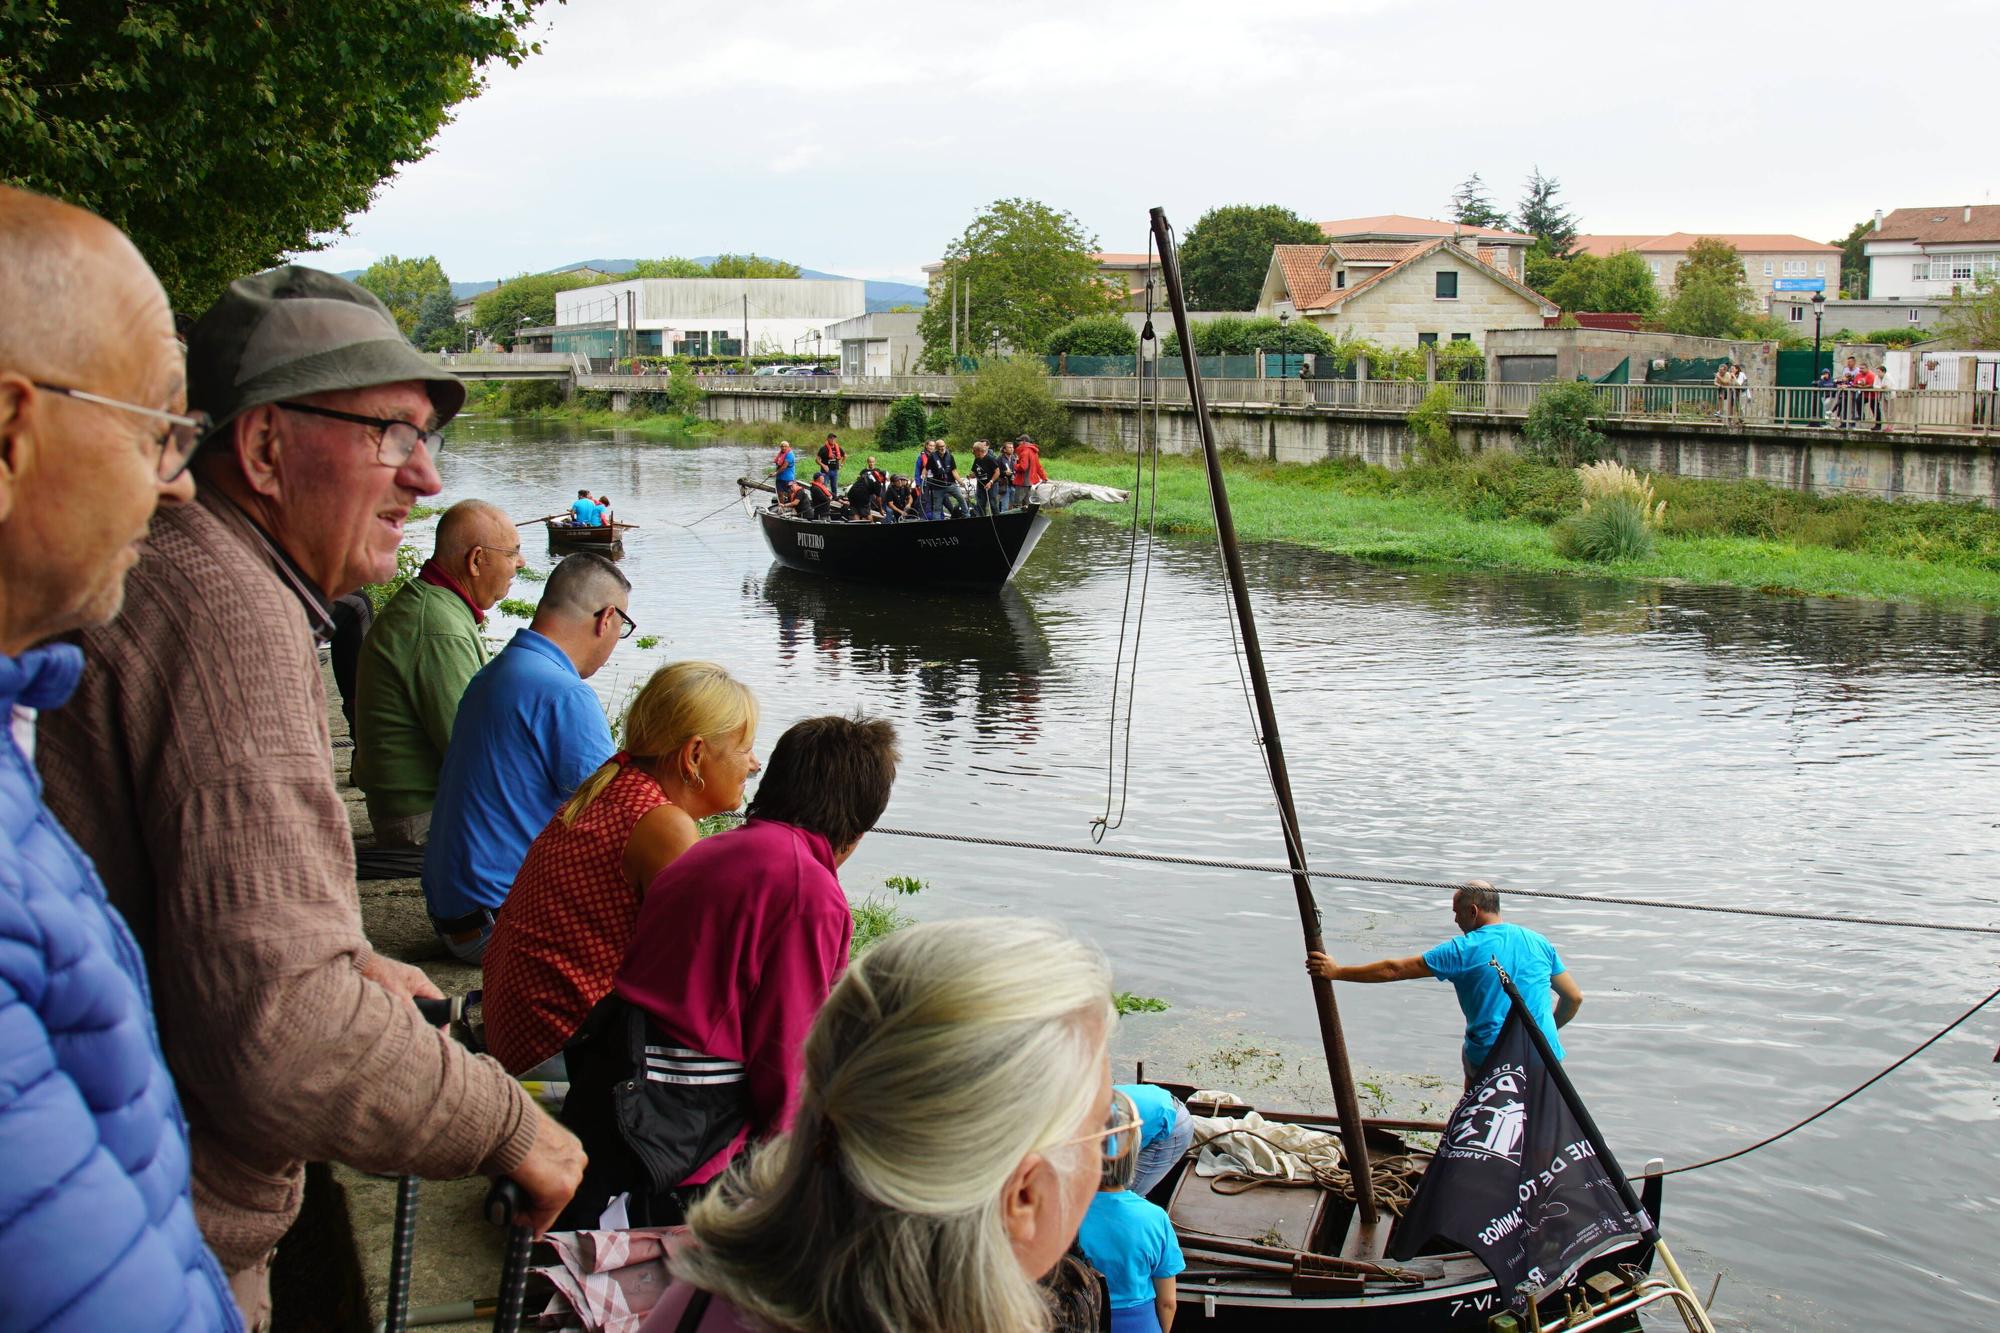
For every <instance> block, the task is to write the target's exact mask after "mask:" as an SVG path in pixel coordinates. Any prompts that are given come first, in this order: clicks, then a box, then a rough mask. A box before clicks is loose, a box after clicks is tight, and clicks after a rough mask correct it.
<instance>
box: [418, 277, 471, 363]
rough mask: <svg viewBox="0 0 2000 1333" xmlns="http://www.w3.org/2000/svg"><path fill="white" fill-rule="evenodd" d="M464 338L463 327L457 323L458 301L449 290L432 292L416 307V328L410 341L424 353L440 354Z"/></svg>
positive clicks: (455, 345)
mask: <svg viewBox="0 0 2000 1333" xmlns="http://www.w3.org/2000/svg"><path fill="white" fill-rule="evenodd" d="M464 338H465V326H464V325H462V324H460V323H459V322H458V301H457V300H456V299H455V298H453V296H452V294H451V288H449V287H447V288H445V289H444V290H443V291H441V292H432V293H431V294H430V295H428V296H426V297H425V298H424V303H423V304H422V305H421V306H419V307H417V327H416V328H415V330H413V331H412V332H411V334H410V341H411V342H413V343H415V344H416V345H417V346H419V347H421V348H423V349H424V350H425V351H426V352H442V351H444V350H445V349H446V348H447V347H457V346H458V345H459V344H460V343H461V342H462V341H464Z"/></svg>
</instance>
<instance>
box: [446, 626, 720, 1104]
mask: <svg viewBox="0 0 2000 1333" xmlns="http://www.w3.org/2000/svg"><path fill="white" fill-rule="evenodd" d="M756 735H757V701H756V699H755V698H754V697H753V696H752V695H751V693H750V691H749V690H748V689H747V688H746V687H745V686H744V685H743V684H742V683H740V682H739V681H737V680H736V679H735V678H734V677H732V676H731V675H730V674H729V673H728V672H727V671H724V670H723V669H722V668H721V667H719V666H717V665H715V664H714V663H713V662H675V663H673V664H671V665H669V666H664V667H661V668H660V669H659V670H658V671H656V672H654V673H653V676H652V679H650V680H648V681H647V682H646V684H645V686H644V687H643V688H642V689H641V690H640V691H639V693H638V694H637V695H636V696H635V697H634V698H633V700H632V704H631V707H630V708H628V709H627V710H626V713H625V731H624V739H625V749H623V750H620V751H619V752H618V753H617V754H614V755H612V756H611V758H610V759H608V760H607V761H605V763H604V764H603V766H602V767H600V768H599V769H598V770H597V771H596V772H595V773H593V774H591V775H590V777H588V778H586V779H585V780H584V782H583V785H582V786H580V787H578V788H577V790H576V795H574V796H572V797H571V798H570V800H569V803H568V804H567V805H565V806H563V808H562V809H561V810H560V811H558V812H557V814H556V817H555V818H554V819H552V820H550V821H549V825H548V827H547V828H545V829H543V830H542V832H541V835H540V836H539V837H537V838H536V839H535V841H534V845H533V846H531V847H530V848H529V849H528V855H527V859H526V860H525V861H523V862H522V863H521V871H520V874H518V875H517V876H515V878H514V886H513V888H512V890H511V891H510V892H509V893H508V895H507V902H506V905H505V906H504V907H502V908H501V910H500V915H499V917H498V919H497V920H496V921H495V922H494V925H493V938H492V940H491V942H490V943H489V944H488V945H487V946H486V959H485V999H484V1007H485V1018H486V1041H487V1045H488V1047H489V1049H490V1050H491V1051H492V1052H493V1055H494V1056H495V1058H497V1059H498V1060H499V1061H500V1063H501V1064H502V1065H504V1066H506V1068H507V1070H508V1072H509V1073H513V1074H521V1073H524V1072H526V1071H527V1070H529V1069H532V1068H534V1067H535V1066H536V1065H539V1064H541V1063H542V1062H544V1061H545V1060H548V1059H549V1058H550V1057H551V1056H553V1055H555V1054H556V1053H557V1052H558V1051H560V1050H561V1049H562V1048H563V1046H564V1045H565V1044H566V1043H567V1042H568V1041H569V1039H570V1038H571V1037H572V1036H574V1035H575V1034H576V1030H577V1028H579V1027H580V1026H582V1024H583V1020H584V1018H585V1017H587V1016H588V1015H589V1013H590V1010H591V1008H592V1007H593V1006H594V1005H596V1003H597V1002H598V1001H599V1000H601V999H603V998H604V996H605V995H606V993H608V992H609V991H610V989H611V983H612V980H613V978H614V977H615V976H616V975H617V972H618V964H619V963H620V962H621V961H623V959H624V957H625V950H626V947H627V946H628V945H629V944H630V943H631V941H632V930H633V926H634V924H635V922H636V921H637V920H638V916H639V903H640V900H641V899H642V898H643V897H644V895H645V892H646V889H647V886H648V885H650V884H651V883H652V882H653V879H654V877H655V876H656V875H658V874H659V873H660V871H661V870H663V869H665V868H666V867H667V866H668V865H670V864H672V862H673V861H674V860H675V859H676V858H678V857H679V856H680V855H681V853H682V852H685V851H686V850H687V849H688V848H690V847H692V846H694V844H695V841H696V840H697V839H698V838H700V836H701V830H700V829H699V828H698V827H697V821H698V820H701V819H704V818H707V817H708V816H710V815H716V814H721V813H723V812H725V811H729V810H734V809H737V808H738V807H739V806H741V805H742V804H743V784H744V782H745V781H746V780H748V778H749V776H750V775H751V774H752V773H755V772H756V771H757V769H758V764H757V760H756V758H755V757H754V756H753V755H752V754H751V743H752V741H753V740H754V739H755V738H756Z"/></svg>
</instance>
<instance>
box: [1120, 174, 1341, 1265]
mask: <svg viewBox="0 0 2000 1333" xmlns="http://www.w3.org/2000/svg"><path fill="white" fill-rule="evenodd" d="M1151 216H1152V227H1153V240H1154V243H1155V244H1156V245H1157V246H1158V248H1159V251H1160V276H1161V277H1162V278H1164V279H1165V280H1166V286H1167V301H1168V303H1169V305H1171V306H1172V308H1173V312H1174V331H1175V332H1176V333H1177V334H1179V335H1180V343H1181V364H1182V365H1183V366H1184V367H1186V372H1187V386H1188V403H1189V405H1190V406H1191V407H1192V408H1193V410H1194V420H1195V428H1196V430H1197V431H1199V432H1200V435H1201V452H1202V457H1203V459H1204V460H1205V461H1206V462H1207V464H1208V489H1209V493H1210V494H1211V495H1213V496H1214V497H1215V529H1216V536H1217V537H1218V538H1219V539H1220V541H1221V545H1222V563H1223V568H1224V569H1225V570H1226V571H1227V572H1228V575H1229V593H1230V597H1231V598H1232V599H1233V600H1234V601H1235V603H1236V623H1237V626H1238V628H1239V630H1240V631H1241V633H1242V636H1243V656H1244V658H1245V659H1246V660H1247V661H1248V663H1249V668H1250V687H1251V690H1252V692H1253V693H1254V694H1255V696H1256V702H1257V726H1258V729H1259V730H1260V731H1262V733H1263V744H1264V758H1265V761H1266V763H1267V764H1268V765H1269V767H1270V772H1271V794H1272V795H1273V796H1274V797H1275V798H1276V799H1277V802H1278V817H1279V818H1280V819H1281V820H1283V821H1284V834H1285V861H1286V864H1287V865H1289V866H1290V867H1291V868H1292V894H1293V896H1294V897H1296V898H1297V900H1298V906H1299V927H1300V929H1301V930H1302V931H1303V932H1304V933H1305V943H1306V950H1307V951H1308V952H1312V953H1318V952H1324V950H1325V941H1324V940H1323V939H1322V937H1321V935H1320V919H1319V904H1318V903H1317V902H1316V901H1315V900H1314V898H1313V891H1312V881H1311V880H1310V879H1309V878H1307V874H1306V869H1307V867H1306V849H1305V843H1304V839H1303V837H1302V835H1301V834H1300V832H1299V814H1298V808H1297V807H1296V806H1295V805H1294V804H1293V802H1292V779H1291V774H1290V773H1289V771H1288V770H1287V769H1286V767H1285V747H1284V744H1283V743H1282V742H1281V741H1280V740H1279V738H1278V713H1277V709H1276V708H1275V707H1274V706H1273V705H1272V702H1271V683H1270V681H1269V680H1268V679H1266V678H1265V675H1264V650H1263V647H1262V646H1261V645H1260V644H1259V642H1258V639H1257V618H1256V616H1255V615H1254V614H1253V613H1252V612H1251V609H1250V588H1249V584H1248V582H1247V581H1246V580H1245V579H1244V577H1243V556H1242V553H1241V552H1240V551H1238V550H1237V546H1236V520H1235V518H1234V517H1233V516H1232V515H1231V513H1230V510H1229V489H1228V487H1227V486H1226V485H1224V483H1223V480H1222V458H1221V455H1220V454H1218V453H1217V452H1216V448H1215V425H1214V423H1213V422H1211V421H1210V420H1209V417H1208V399H1207V397H1206V396H1205V395H1204V394H1203V392H1202V385H1201V367H1200V366H1199V365H1198V364H1197V358H1196V357H1195V355H1194V338H1193V337H1192V336H1191V335H1192V330H1191V329H1190V328H1189V327H1188V314H1187V300H1186V298H1185V296H1184V295H1183V294H1182V291H1181V268H1180V258H1179V256H1178V255H1177V254H1176V253H1175V251H1174V238H1173V231H1172V228H1171V227H1170V226H1169V225H1168V223H1167V214H1166V210H1164V209H1160V208H1155V209H1153V210H1152V214H1151ZM1311 980H1312V993H1313V1008H1314V1010H1316V1011H1317V1013H1318V1015H1319V1040H1320V1046H1321V1047H1322V1049H1323V1050H1324V1051H1325V1053H1326V1068H1327V1075H1328V1077H1329V1078H1330V1079H1331V1080H1332V1083H1333V1104H1334V1110H1335V1113H1336V1114H1337V1115H1338V1117H1339V1120H1340V1134H1341V1140H1342V1144H1343V1146H1344V1148H1345V1150H1346V1157H1347V1170H1348V1174H1349V1175H1350V1176H1351V1177H1352V1178H1353V1180H1354V1206H1355V1209H1356V1210H1357V1212H1358V1213H1359V1216H1360V1224H1361V1225H1360V1229H1359V1231H1358V1233H1357V1238H1358V1239H1360V1240H1361V1241H1362V1242H1363V1244H1368V1243H1369V1242H1370V1241H1373V1242H1374V1244H1373V1246H1372V1248H1374V1249H1376V1250H1377V1251H1379V1250H1380V1248H1381V1246H1380V1242H1379V1239H1377V1238H1376V1237H1374V1236H1373V1235H1371V1234H1370V1233H1373V1232H1375V1231H1376V1230H1377V1224H1378V1222H1379V1220H1380V1217H1381V1213H1380V1209H1379V1208H1378V1206H1377V1204H1376V1201H1375V1173H1374V1170H1373V1168H1372V1167H1371V1166H1370V1164H1369V1160H1368V1144H1367V1141H1366V1139H1365V1138H1364V1137H1363V1131H1362V1126H1361V1104H1360V1102H1359V1101H1357V1100H1356V1099H1355V1096H1354V1071H1353V1069H1352V1068H1351V1067H1350V1066H1349V1064H1348V1062H1347V1041H1346V1039H1345V1038H1344V1037H1343V1036H1342V1035H1341V1030H1340V1009H1339V1007H1338V1006H1337V1005H1335V1004H1334V1001H1333V983H1332V982H1330V981H1327V980H1326V979H1325V978H1323V977H1317V976H1315V977H1312V978H1311ZM1344 1248H1346V1249H1350V1250H1351V1249H1354V1248H1355V1246H1353V1245H1349V1246H1347V1247H1344Z"/></svg>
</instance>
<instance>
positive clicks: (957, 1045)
mask: <svg viewBox="0 0 2000 1333" xmlns="http://www.w3.org/2000/svg"><path fill="white" fill-rule="evenodd" d="M1111 1025H1112V1009H1111V977H1110V972H1109V970H1108V969H1107V967H1106V966H1105V963H1104V959H1103V957H1102V956H1101V955H1099V954H1098V952H1097V951H1096V950H1095V949H1093V948H1092V947H1090V946H1089V945H1087V944H1084V943H1081V942H1080V941H1078V940H1076V939H1074V938H1072V937H1071V936H1069V935H1068V934H1066V933H1065V932H1064V931H1063V930H1062V929H1061V928H1060V927H1058V926H1056V925H1054V924H1052V923H1050V922H1046V921H1035V920H1019V919H1014V918H992V919H984V920H978V919H975V920H962V921H948V922H941V923H937V924H933V925H922V926H913V927H911V928H909V929H908V930H905V931H902V932H899V933H898V934H896V935H893V936H891V937H890V938H889V939H887V940H885V941H883V942H882V943H880V944H878V945H876V946H875V947H874V948H873V949H871V950H869V951H868V952H867V953H866V954H864V955H863V956H862V957H861V958H860V959H859V960H858V961H857V962H855V963H854V965H853V966H851V967H850V968H848V970H847V972H846V974H845V975H844V976H843V977H842V979H841V981H840V983H839V984H838V985H837V986H835V987H834V988H833V992H832V994H831V995H829V996H828V997H827V1001H826V1004H825V1006H824V1007H823V1008H822V1009H821V1010H820V1012H819V1015H818V1017H817V1018H816V1019H815V1020H814V1022H813V1025H812V1030H811V1034H810V1035H809V1036H808V1038H807V1039H806V1044H805V1048H804V1051H803V1054H802V1060H803V1064H804V1078H803V1081H802V1083H801V1085H800V1090H799V1098H798V1109H797V1115H796V1117H795V1118H794V1120H793V1122H792V1126H791V1129H790V1130H789V1131H788V1132H787V1133H785V1134H783V1135H781V1136H779V1137H777V1138H775V1139H773V1140H771V1141H770V1142H768V1143H766V1144H764V1145H763V1146H761V1147H759V1148H757V1149H756V1150H754V1151H753V1152H752V1153H750V1154H749V1155H748V1156H746V1157H744V1158H743V1159H741V1160H740V1161H738V1162H737V1163H736V1164H735V1165H734V1166H733V1167H732V1168H731V1169H730V1171H729V1172H728V1173H727V1174H726V1175H724V1176H723V1178H722V1180H721V1181H720V1182H719V1184H718V1186H717V1187H716V1188H715V1189H714V1190H713V1191H711V1192H710V1193H709V1194H708V1195H707V1196H706V1197H705V1198H703V1199H702V1200H700V1201H699V1202H697V1203H696V1204H695V1205H694V1206H693V1208H692V1209H691V1211H690V1213H689V1216H688V1225H689V1235H688V1237H687V1238H686V1240H685V1241H684V1242H682V1243H681V1244H680V1245H679V1246H678V1247H677V1248H676V1250H675V1252H674V1254H673V1257H672V1269H673V1274H674V1278H675V1281H674V1285H673V1286H672V1288H670V1289H669V1290H668V1292H667V1294H666V1295H665V1297H663V1298H662V1300H661V1302H660V1304H659V1305H658V1306H656V1307H654V1309H653V1312H652V1314H651V1315H650V1316H649V1318H648V1320H647V1322H646V1325H645V1333H697V1331H698V1333H743V1331H744V1330H752V1329H755V1330H781V1331H783V1333H864V1331H865V1333H891V1331H892V1330H893V1331H894V1333H1040V1331H1041V1330H1046V1329H1048V1328H1050V1326H1051V1321H1052V1318H1053V1312H1052V1305H1051V1302H1050V1300H1049V1298H1048V1296H1047V1295H1046V1293H1045V1292H1044V1291H1043V1290H1042V1289H1041V1288H1040V1287H1038V1285H1037V1283H1038V1280H1039V1279H1041V1278H1042V1277H1043V1276H1044V1275H1045V1274H1047V1273H1049V1272H1050V1270H1051V1269H1053V1268H1055V1267H1056V1265H1057V1263H1058V1262H1059V1261H1060V1260H1062V1258H1063V1256H1064V1254H1065V1252H1066V1251H1067V1250H1068V1249H1069V1246H1070V1243H1071V1241H1072V1240H1074V1238H1075V1236H1076V1233H1077V1228H1078V1226H1079V1225H1080V1224H1081V1223H1082V1221H1083V1217H1084V1214H1085V1213H1086V1212H1087V1211H1088V1210H1089V1207H1090V1202H1091V1199H1092V1197H1093V1196H1094V1195H1095V1193H1096V1191H1097V1190H1098V1189H1099V1188H1100V1186H1103V1185H1105V1184H1106V1182H1107V1181H1111V1182H1116V1181H1122V1182H1124V1183H1125V1184H1129V1183H1130V1181H1131V1172H1132V1169H1133V1167H1134V1166H1135V1165H1136V1161H1137V1151H1138V1142H1137V1140H1138V1130H1137V1121H1136V1117H1135V1116H1134V1115H1133V1114H1132V1112H1131V1108H1130V1105H1129V1103H1120V1104H1118V1106H1117V1109H1116V1110H1114V1109H1113V1108H1114V1099H1113V1094H1112V1090H1111V1074H1110V1063H1109V1060H1108V1058H1107V1040H1108V1037H1109V1034H1110V1031H1111ZM1114 1116H1115V1119H1113V1117H1114Z"/></svg>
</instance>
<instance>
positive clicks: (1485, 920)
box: [1306, 879, 1583, 1088]
mask: <svg viewBox="0 0 2000 1333" xmlns="http://www.w3.org/2000/svg"><path fill="white" fill-rule="evenodd" d="M1451 916H1452V920H1454V921H1456V922H1457V923H1458V929H1459V932H1460V934H1459V937H1458V938H1457V939H1455V940H1446V941H1445V942H1444V943H1443V944H1440V945H1438V946H1437V947H1436V948H1434V949H1432V950H1430V951H1429V952H1428V953H1424V954H1421V955H1419V956H1417V957H1415V958H1383V959H1379V960H1377V961H1375V962H1373V963H1363V964H1361V965H1360V966H1358V967H1342V966H1340V965H1339V964H1338V963H1336V962H1334V961H1333V959H1331V958H1329V957H1328V956H1327V955H1325V954H1323V953H1312V954H1307V955H1306V971H1308V972H1311V973H1313V974H1314V975H1315V976H1322V977H1325V978H1326V979H1327V980H1329V981H1409V980H1412V979H1413V978H1416V977H1436V978H1437V979H1438V980H1439V981H1448V982H1450V983H1451V984H1452V986H1453V988H1455V989H1456V990H1457V991H1458V1007H1459V1008H1460V1009H1461V1010H1462V1011H1464V1013H1465V1045H1464V1047H1463V1049H1462V1051H1461V1053H1460V1058H1461V1060H1462V1061H1463V1062H1464V1066H1465V1086H1466V1087H1468V1088H1469V1087H1471V1086H1472V1079H1473V1075H1475V1074H1476V1073H1478V1072H1479V1066H1480V1064H1481V1063H1482V1062H1483V1061H1484V1060H1485V1059H1486V1053H1487V1052H1488V1051H1490V1050H1492V1049H1493V1043H1494V1042H1495V1041H1496V1040H1498V1039H1499V1036H1500V1028H1501V1026H1502V1025H1503V1024H1504V1023H1505V1022H1506V1021H1507V1009H1508V1004H1507V992H1506V991H1505V990H1503V989H1501V986H1500V978H1499V977H1498V976H1496V975H1494V972H1493V969H1492V967H1490V966H1489V964H1490V963H1492V962H1494V961H1496V960H1497V961H1498V962H1499V964H1500V966H1501V967H1504V968H1506V969H1507V975H1508V976H1510V977H1512V978H1513V979H1514V985H1515V987H1516V989H1518V990H1519V991H1520V992H1521V998H1522V999H1523V1000H1525V1001H1527V1004H1528V1012H1529V1013H1530V1014H1532V1015H1533V1016H1534V1019H1535V1022H1536V1023H1538V1024H1540V1025H1541V1029H1542V1032H1543V1033H1544V1034H1545V1035H1546V1036H1547V1037H1548V1039H1549V1047H1550V1049H1551V1050H1553V1051H1554V1052H1555V1054H1556V1058H1557V1059H1558V1060H1560V1059H1562V1054H1563V1048H1562V1042H1561V1041H1559V1040H1557V1038H1556V1029H1557V1028H1559V1027H1562V1026H1563V1025H1564V1024H1566V1023H1568V1022H1569V1021H1570V1019H1572V1018H1575V1017H1576V1011H1577V1010H1578V1009H1580V1008H1582V1007H1583V990H1582V988H1581V987H1579V986H1578V985H1577V984H1576V978H1575V977H1572V976H1571V975H1570V974H1569V971H1568V970H1567V969H1566V968H1565V967H1564V966H1563V961H1562V958H1561V956H1560V955H1558V954H1557V953H1556V947H1555V945H1553V944H1550V943H1549V942H1548V940H1546V939H1544V938H1543V937H1542V936H1540V935H1537V934H1536V933H1535V932H1534V931H1532V930H1526V929H1524V928H1522V927H1520V926H1516V925H1513V924H1511V923H1509V922H1506V921H1502V920H1501V919H1500V894H1499V893H1498V891H1496V890H1495V889H1494V887H1493V886H1492V885H1491V884H1489V883H1487V882H1486V881H1485V880H1483V879H1474V880H1467V881H1466V884H1465V887H1464V888H1462V889H1460V890H1459V891H1458V892H1456V893H1454V894H1452V896H1451ZM1552 994H1553V996H1554V1002H1553V1003H1551V999H1550V997H1551V995H1552Z"/></svg>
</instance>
